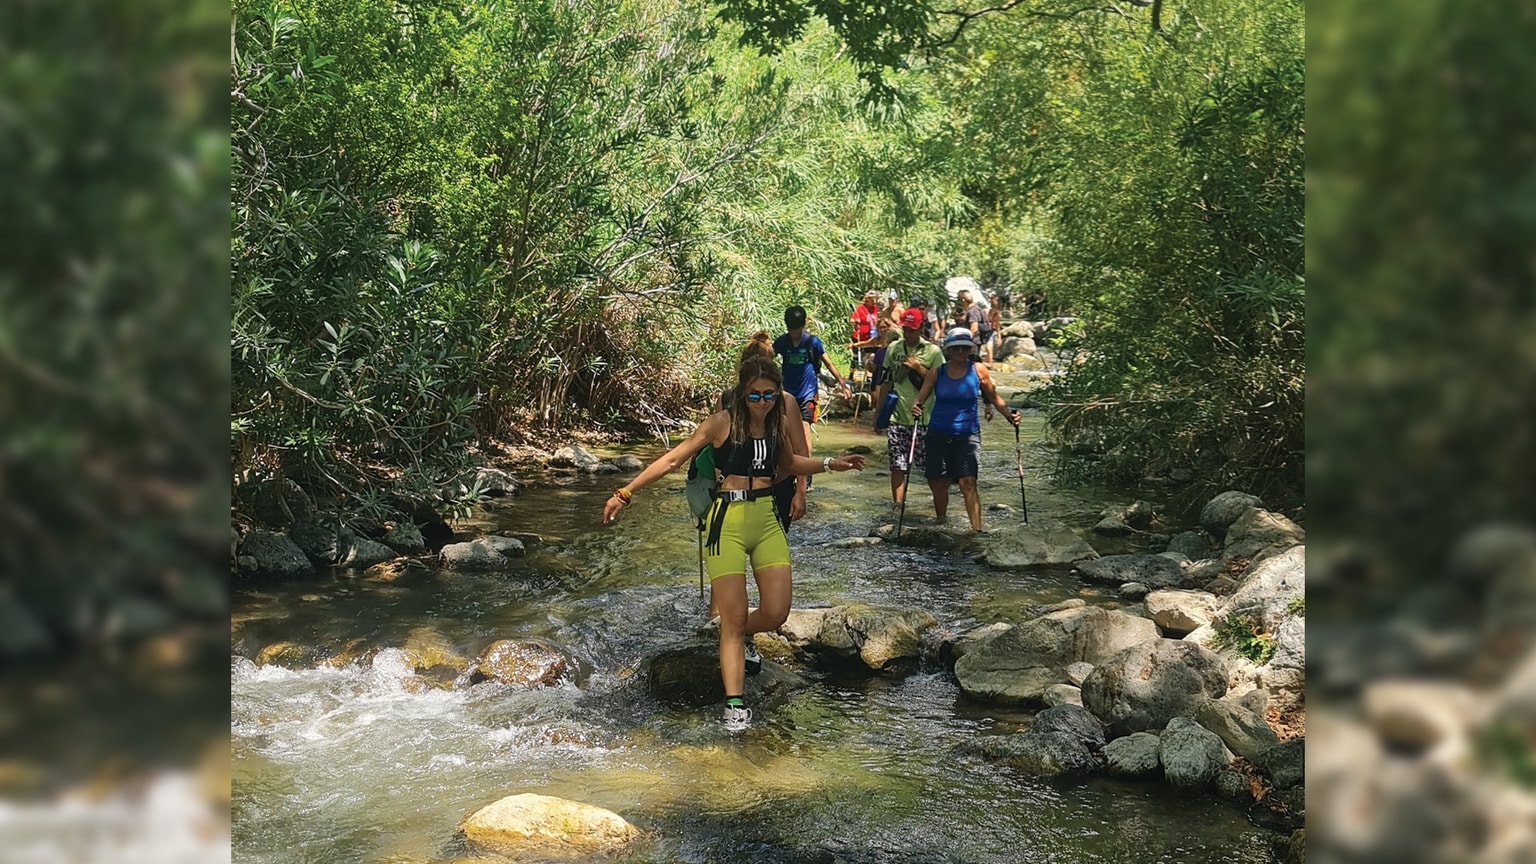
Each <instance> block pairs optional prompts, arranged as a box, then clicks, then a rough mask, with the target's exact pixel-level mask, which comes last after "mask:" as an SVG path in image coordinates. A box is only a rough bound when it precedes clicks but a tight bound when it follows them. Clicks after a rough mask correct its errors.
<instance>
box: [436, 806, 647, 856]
mask: <svg viewBox="0 0 1536 864" xmlns="http://www.w3.org/2000/svg"><path fill="white" fill-rule="evenodd" d="M460 827H461V830H462V831H463V832H464V838H465V839H466V840H468V841H469V844H470V845H471V846H472V847H474V848H475V849H476V850H478V851H483V852H490V853H492V854H496V855H503V856H510V857H514V858H522V857H537V858H539V859H540V860H544V859H547V858H554V859H556V860H565V859H575V858H587V857H590V856H592V855H594V854H611V853H614V852H618V851H620V850H622V849H623V848H624V847H626V846H628V845H629V844H630V843H632V842H633V841H635V840H636V839H638V838H639V837H640V836H641V833H640V830H639V829H638V828H636V827H635V826H633V825H631V824H629V823H628V822H626V821H624V818H623V817H622V816H620V815H618V814H617V813H614V812H613V811H611V810H605V809H603V808H601V807H596V806H593V805H591V804H584V803H582V802H580V801H569V800H566V799H564V798H555V797H552V796H549V795H535V794H532V793H523V794H521V795H511V796H508V797H506V798H503V799H501V800H500V801H496V802H495V803H492V804H487V805H486V806H484V807H482V808H480V809H479V810H476V811H475V812H474V813H472V814H470V815H469V817H468V818H466V819H465V820H464V823H463V824H462V825H461V826H460Z"/></svg>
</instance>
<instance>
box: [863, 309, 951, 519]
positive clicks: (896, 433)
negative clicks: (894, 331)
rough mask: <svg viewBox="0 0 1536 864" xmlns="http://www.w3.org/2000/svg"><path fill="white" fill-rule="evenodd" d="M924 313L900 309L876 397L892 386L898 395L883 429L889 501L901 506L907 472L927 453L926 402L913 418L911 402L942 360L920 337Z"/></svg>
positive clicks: (881, 400)
mask: <svg viewBox="0 0 1536 864" xmlns="http://www.w3.org/2000/svg"><path fill="white" fill-rule="evenodd" d="M924 317H925V316H924V315H923V312H922V310H921V309H918V308H916V307H914V308H911V309H908V310H907V311H906V312H904V313H902V316H901V322H900V324H901V339H900V340H898V341H896V342H893V343H891V346H890V348H889V349H887V351H886V354H885V371H886V375H885V383H884V384H882V385H880V395H879V396H878V397H877V398H876V399H875V404H876V405H881V404H884V402H885V395H886V393H888V392H891V391H892V390H893V389H894V392H895V393H896V395H897V397H898V398H897V402H896V407H895V410H894V411H892V413H891V419H890V426H888V427H887V428H886V433H885V443H886V451H887V456H888V458H889V459H890V463H891V503H892V504H893V505H895V506H896V507H900V506H901V504H902V500H903V499H904V498H905V497H906V492H907V472H908V471H913V470H916V469H915V468H914V467H913V466H915V465H923V464H925V462H926V459H927V453H928V449H927V447H926V446H925V442H926V439H927V437H928V428H927V425H928V424H927V421H928V417H927V408H928V407H929V406H924V410H923V411H919V412H918V413H917V415H916V416H915V418H914V415H913V412H912V405H913V402H914V400H915V399H916V397H917V391H918V388H919V387H921V386H922V385H923V379H924V378H926V377H927V375H928V371H929V370H930V369H935V368H937V367H938V366H939V364H941V363H943V362H944V355H943V353H942V352H940V351H939V348H938V346H937V345H934V344H933V343H932V342H928V341H926V340H924V339H923V335H922V328H923V324H924ZM931 401H932V400H930V405H931ZM876 431H879V430H876ZM909 457H910V459H911V462H910V463H909V462H908V458H909Z"/></svg>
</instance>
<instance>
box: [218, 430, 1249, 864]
mask: <svg viewBox="0 0 1536 864" xmlns="http://www.w3.org/2000/svg"><path fill="white" fill-rule="evenodd" d="M1026 423H1027V424H1029V425H1028V427H1027V428H1026V437H1027V438H1030V439H1031V440H1032V438H1033V436H1034V435H1035V434H1037V433H1038V424H1039V421H1038V419H1034V420H1026ZM1007 428H1008V427H1006V426H1002V427H1001V428H1000V429H999V430H998V431H996V432H994V431H993V427H989V428H988V429H987V430H986V431H984V433H983V440H984V442H985V450H984V454H983V476H982V486H983V498H984V501H985V502H986V503H992V502H997V501H1007V500H1008V498H1007V496H1009V495H1015V496H1016V493H1017V475H1016V474H1015V473H1014V454H1013V446H1012V445H1013V442H1012V440H1008V439H1011V438H1012V435H1011V430H1008V433H1004V432H1003V431H1002V430H1007ZM858 445H862V446H866V447H869V448H870V450H871V453H870V468H869V469H868V470H866V471H865V472H863V473H862V474H840V475H833V476H830V477H818V478H817V483H816V484H815V487H814V489H813V491H812V493H811V504H810V513H809V515H808V518H807V519H805V520H804V521H802V522H800V523H798V524H797V525H796V526H795V527H794V529H793V530H792V532H791V546H792V549H793V551H794V555H795V592H796V596H795V603H796V605H797V606H801V607H805V606H817V605H829V604H836V603H844V602H866V603H873V604H881V605H900V606H911V607H917V608H921V609H925V610H927V611H929V612H930V613H932V614H933V615H934V616H935V617H936V618H937V619H938V620H939V621H940V622H941V626H944V627H948V628H955V629H958V628H963V627H966V626H969V625H972V624H977V623H991V622H993V621H1000V620H1001V621H1017V620H1022V619H1023V618H1025V617H1026V616H1028V615H1029V614H1030V611H1031V610H1032V609H1033V608H1034V607H1036V606H1038V605H1040V604H1043V603H1050V602H1055V601H1058V600H1061V599H1064V598H1066V597H1072V596H1085V597H1087V598H1088V599H1089V600H1090V602H1104V603H1114V602H1118V601H1117V600H1115V599H1114V598H1109V597H1101V596H1098V595H1096V594H1095V593H1094V592H1091V591H1085V590H1084V588H1083V586H1080V585H1078V584H1075V583H1074V582H1073V580H1071V579H1070V578H1068V577H1066V576H1065V575H1064V574H1061V573H1056V574H1019V573H1009V572H1001V571H994V570H991V569H990V568H987V567H985V566H984V565H981V564H978V563H977V562H976V560H975V554H974V550H968V549H967V548H966V547H963V546H962V548H961V549H959V550H957V551H953V552H935V551H927V550H918V549H908V548H897V547H891V546H886V545H873V546H840V545H834V544H835V543H836V541H839V540H842V539H844V538H849V537H862V536H865V535H867V534H869V533H870V531H871V530H873V529H874V528H876V527H878V526H879V525H881V524H883V523H886V522H890V521H893V518H892V512H891V508H890V504H889V494H890V488H889V479H888V475H886V476H881V473H882V471H881V469H883V467H884V449H885V448H884V443H883V439H880V438H876V437H875V436H873V435H872V434H871V433H870V432H869V431H868V430H867V429H854V428H851V427H849V426H847V425H846V424H835V423H834V424H825V425H824V427H823V428H822V429H821V431H820V432H819V434H818V436H817V439H816V440H815V441H814V442H813V447H814V448H815V451H816V452H817V453H818V454H821V453H833V452H838V451H841V450H843V449H845V448H847V447H851V446H858ZM634 452H636V455H639V456H641V458H644V459H649V458H651V457H653V456H655V455H656V454H657V453H658V452H659V450H657V449H655V448H652V449H650V450H646V451H634ZM1027 477H1028V478H1029V482H1030V484H1031V485H1030V489H1029V492H1030V495H1031V500H1030V502H1029V503H1030V515H1031V520H1032V521H1033V520H1035V519H1039V518H1052V519H1057V520H1060V521H1063V522H1066V523H1068V524H1070V525H1074V526H1077V527H1079V528H1086V527H1087V526H1088V525H1091V524H1092V522H1093V521H1094V519H1095V517H1096V514H1097V512H1098V510H1099V509H1100V508H1101V507H1102V506H1104V504H1105V503H1107V501H1106V500H1105V499H1102V498H1101V499H1095V498H1094V497H1093V496H1092V495H1090V494H1082V493H1068V492H1062V491H1059V490H1053V489H1050V488H1048V487H1047V486H1046V484H1045V482H1044V477H1043V475H1042V474H1041V473H1040V472H1039V470H1038V469H1031V471H1030V472H1027ZM613 479H614V478H611V477H609V478H587V477H582V478H571V479H568V480H564V481H560V482H553V481H552V482H550V483H548V484H547V485H540V483H539V482H530V483H529V484H528V486H527V487H525V488H524V490H523V491H522V492H520V493H519V494H518V495H517V496H515V497H513V498H511V499H507V500H505V501H504V502H498V503H497V504H495V505H493V506H491V507H489V508H487V509H486V510H485V511H484V512H482V513H480V514H477V517H476V519H475V520H474V522H473V523H471V524H466V525H464V526H460V527H461V528H463V529H464V530H467V531H473V532H485V531H509V532H511V531H516V532H531V533H534V534H537V535H539V536H540V542H538V543H537V544H535V545H533V546H532V548H531V551H530V554H529V555H528V556H527V557H526V558H524V559H522V560H521V561H520V562H519V566H518V567H517V569H516V570H514V571H511V572H508V573H503V574H495V575H483V576H471V575H455V574H450V573H429V572H422V573H418V574H414V575H408V576H404V577H401V578H400V579H399V580H398V581H384V580H380V579H369V578H358V577H333V578H328V579H324V580H317V581H311V582H306V583H302V584H284V585H273V586H264V587H263V588H261V589H260V590H258V591H247V592H242V593H240V594H238V595H237V597H236V600H235V608H234V620H235V623H236V628H235V630H236V654H237V655H241V656H237V658H236V659H235V661H234V665H233V667H232V682H233V683H232V732H233V740H234V753H235V762H234V776H235V795H234V800H235V813H236V829H235V838H234V841H235V853H236V859H237V860H240V861H243V862H255V864H266V862H273V864H276V862H298V861H303V862H349V864H350V862H356V864H374V862H380V864H382V862H385V861H411V862H415V861H421V862H431V861H446V860H450V859H453V858H455V857H458V856H462V855H464V854H466V853H467V851H468V850H466V849H464V848H463V845H462V844H463V840H462V838H459V837H457V836H456V827H457V825H458V824H459V822H460V821H461V820H462V819H463V818H464V817H465V816H466V815H468V814H469V813H470V812H472V811H473V810H475V809H476V808H478V807H480V806H483V805H485V804H487V803H490V802H492V801H494V800H497V799H498V798H501V797H503V796H505V795H509V794H514V793H516V792H523V791H536V792H541V793H544V794H550V795H556V796H560V797H565V798H570V799H574V800H578V801H584V802H588V803H591V804H596V805H599V806H602V807H607V808H609V809H612V810H614V811H616V812H618V813H620V814H622V815H623V816H625V818H627V819H629V820H630V821H631V822H633V823H634V824H636V825H637V826H639V827H641V828H643V829H645V830H646V831H647V832H648V839H647V840H646V841H645V842H643V843H641V844H638V845H637V846H636V847H635V848H634V849H632V850H630V851H629V852H628V853H626V854H624V855H622V856H620V858H619V859H617V860H621V861H631V862H642V861H643V862H667V864H672V862H876V861H904V862H906V861H915V862H928V861H932V862H999V864H1000V862H1016V861H1023V860H1029V861H1063V862H1066V861H1071V862H1084V861H1103V862H1175V861H1179V862H1188V861H1196V862H1199V861H1230V862H1250V861H1267V860H1268V858H1269V851H1268V845H1267V843H1268V838H1269V836H1270V835H1269V834H1268V833H1267V832H1265V831H1262V830H1259V829H1256V828H1253V827H1252V826H1250V825H1249V824H1248V823H1247V821H1246V819H1245V818H1244V816H1243V815H1242V813H1241V812H1240V811H1238V810H1237V809H1235V808H1234V807H1232V806H1230V805H1227V804H1225V803H1223V802H1220V801H1216V800H1212V799H1209V798H1185V797H1181V796H1177V795H1174V794H1172V793H1171V792H1170V791H1169V790H1168V789H1167V788H1166V787H1163V786H1161V785H1139V784H1123V783H1111V782H1106V781H1097V780H1096V781H1092V782H1087V783H1053V782H1047V781H1042V780H1040V779H1038V778H1034V777H1031V776H1028V775H1025V774H1022V773H1020V772H1017V771H1014V770H1012V769H1008V768H1004V767H999V766H997V765H993V764H989V763H986V762H984V761H980V760H978V759H975V758H972V757H969V756H964V755H960V753H959V751H958V749H957V748H958V747H959V745H961V744H963V743H964V742H965V741H967V740H969V739H970V738H973V737H975V736H977V735H988V734H1007V733H1011V732H1015V731H1018V730H1020V729H1022V728H1026V727H1027V725H1028V722H1029V714H1028V713H1027V712H1023V711H1016V710H1008V709H1000V708H999V707H998V706H994V705H986V704H981V703H975V702H972V701H971V700H968V699H966V698H965V697H964V696H963V695H962V694H961V693H960V690H959V688H958V686H957V685H956V684H955V682H954V680H953V678H952V677H951V676H950V675H949V674H948V673H947V672H946V671H944V670H942V669H938V668H932V667H927V666H919V667H916V668H908V669H906V670H903V672H902V673H900V674H885V675H876V676H873V677H869V676H862V675H850V674H847V673H846V672H839V673H836V674H833V673H823V672H817V671H812V672H811V674H810V677H811V679H812V684H811V686H810V687H808V688H806V689H803V690H799V691H795V692H792V693H790V694H788V695H785V696H781V697H778V698H775V699H772V700H769V701H767V702H765V703H763V704H761V705H759V706H757V717H756V718H755V720H754V725H753V727H752V728H750V729H749V730H747V731H746V732H745V733H742V734H740V735H730V734H728V733H726V732H725V731H724V730H723V729H722V728H721V726H720V724H719V722H718V719H717V717H716V713H715V712H716V711H717V710H718V709H716V708H714V707H711V708H702V709H700V708H688V707H677V706H672V705H668V704H664V703H661V702H658V701H656V700H655V699H654V698H652V696H651V695H650V694H649V693H648V692H647V689H646V687H645V686H644V685H643V673H642V672H641V668H642V662H643V661H644V660H645V658H647V657H649V656H652V655H654V654H656V653H657V652H659V651H661V650H664V649H666V648H668V647H672V646H675V645H678V644H680V643H682V642H684V641H686V640H688V639H689V638H691V637H692V636H694V634H696V633H697V632H698V630H699V629H700V628H701V627H702V626H703V625H704V624H705V622H706V618H707V611H706V608H705V606H704V605H703V603H702V602H701V601H700V598H699V586H698V570H697V547H696V537H695V534H694V532H693V531H692V529H691V527H690V521H689V519H688V518H687V516H686V509H685V506H684V502H683V499H682V495H681V486H682V483H681V477H676V478H668V479H666V480H664V481H662V483H660V484H658V486H656V487H653V488H651V489H647V490H644V491H643V492H641V493H640V494H639V495H638V496H637V504H638V506H636V507H634V508H632V509H631V510H630V511H627V512H626V513H625V516H624V518H623V519H622V520H621V521H620V523H619V524H617V525H614V526H609V527H602V526H599V525H598V520H597V516H598V513H599V510H600V508H601V504H602V500H603V499H604V498H605V497H606V496H607V493H608V492H609V491H611V489H612V487H613V485H614V482H613ZM912 495H913V497H912V499H911V502H910V505H911V506H910V508H909V510H908V514H907V518H908V519H921V518H923V517H924V516H925V515H926V517H927V518H929V519H930V520H931V517H932V506H931V501H930V499H929V497H928V493H927V490H926V488H924V489H921V490H918V489H915V488H914V489H913V492H912ZM1013 501H1014V502H1015V503H1016V502H1017V498H1016V497H1014V498H1013ZM1037 514H1038V515H1037ZM962 518H963V516H962ZM986 518H987V521H988V522H989V523H990V524H997V523H998V522H1000V521H1002V520H1007V519H1012V518H1017V516H1016V515H1015V514H1014V513H1010V512H1007V511H988V512H987V514H986ZM508 637H519V638H524V637H538V638H542V639H547V640H549V641H551V642H553V643H555V644H557V645H559V646H560V647H561V648H562V649H563V650H565V651H566V652H567V653H568V654H569V655H570V656H572V657H573V658H575V659H576V663H575V668H574V669H573V670H572V671H570V672H568V673H567V674H566V675H565V677H564V678H563V679H562V680H561V681H560V682H559V683H558V684H556V685H555V686H550V687H544V688H540V689H536V690H517V689H513V688H509V687H506V686H504V685H500V684H495V683H489V682H488V683H483V684H478V685H475V686H459V687H456V688H453V689H439V688H434V687H430V686H426V687H424V686H422V685H421V682H420V681H419V680H416V676H415V675H413V673H412V671H411V667H410V664H409V663H408V662H407V660H406V657H405V654H404V653H403V652H402V651H401V650H400V648H401V647H403V646H404V645H405V644H406V643H407V642H408V641H410V640H412V639H416V640H421V639H424V638H432V639H436V640H439V641H440V643H441V644H443V645H445V646H446V649H447V650H450V651H452V652H457V653H458V654H460V655H462V656H466V657H468V656H473V655H474V654H475V653H477V652H478V651H480V650H482V649H483V648H484V647H485V646H486V645H488V644H490V643H491V642H492V641H494V640H496V639H501V638H508ZM280 640H293V641H295V642H301V643H304V644H305V645H308V646H312V647H315V648H316V649H317V650H316V651H315V653H316V654H317V655H322V656H324V655H326V653H327V652H333V651H336V650H340V648H342V647H343V646H345V645H347V644H348V643H349V642H352V641H355V640H362V641H363V642H365V643H367V644H369V645H371V646H374V647H375V648H382V649H384V650H379V651H377V652H376V653H373V654H372V655H370V656H369V657H365V658H364V659H359V660H356V661H354V662H351V663H346V664H342V665H340V666H338V667H337V668H324V667H322V668H293V669H286V668H282V667H279V666H275V665H269V666H260V667H258V666H257V665H256V664H254V663H252V662H251V661H250V659H249V658H251V657H253V656H254V654H255V652H257V651H259V650H260V649H261V648H262V647H263V646H266V645H269V644H271V643H273V642H276V641H280Z"/></svg>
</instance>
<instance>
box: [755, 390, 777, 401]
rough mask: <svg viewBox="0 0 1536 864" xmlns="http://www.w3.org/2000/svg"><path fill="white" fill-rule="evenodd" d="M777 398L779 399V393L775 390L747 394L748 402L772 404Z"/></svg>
mask: <svg viewBox="0 0 1536 864" xmlns="http://www.w3.org/2000/svg"><path fill="white" fill-rule="evenodd" d="M777 398H779V391H777V390H764V391H763V392H761V393H748V394H747V401H748V402H772V401H773V400H775V399H777Z"/></svg>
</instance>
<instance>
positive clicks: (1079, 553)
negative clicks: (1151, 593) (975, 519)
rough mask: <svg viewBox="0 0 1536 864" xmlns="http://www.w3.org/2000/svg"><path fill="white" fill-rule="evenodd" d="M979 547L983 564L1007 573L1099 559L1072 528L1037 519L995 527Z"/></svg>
mask: <svg viewBox="0 0 1536 864" xmlns="http://www.w3.org/2000/svg"><path fill="white" fill-rule="evenodd" d="M979 544H980V546H981V559H980V560H981V561H982V562H983V563H985V564H989V565H991V566H993V567H1000V568H1003V569H1007V570H1028V569H1032V568H1036V567H1061V566H1065V565H1068V564H1075V563H1077V562H1079V561H1089V560H1092V559H1094V558H1097V557H1099V553H1097V552H1095V551H1093V547H1092V546H1089V545H1088V542H1087V541H1085V540H1084V539H1083V538H1081V537H1079V536H1078V535H1077V533H1076V532H1074V531H1073V530H1072V529H1070V528H1068V527H1067V526H1065V525H1062V524H1060V523H1057V522H1049V521H1041V520H1038V519H1037V520H1036V521H1034V522H1030V523H1028V524H1023V523H1015V524H1010V525H1005V526H1001V527H998V528H997V529H995V530H994V531H992V533H990V534H984V535H982V536H981V537H980V538H979ZM1121 581H1130V580H1121Z"/></svg>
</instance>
